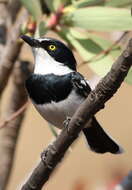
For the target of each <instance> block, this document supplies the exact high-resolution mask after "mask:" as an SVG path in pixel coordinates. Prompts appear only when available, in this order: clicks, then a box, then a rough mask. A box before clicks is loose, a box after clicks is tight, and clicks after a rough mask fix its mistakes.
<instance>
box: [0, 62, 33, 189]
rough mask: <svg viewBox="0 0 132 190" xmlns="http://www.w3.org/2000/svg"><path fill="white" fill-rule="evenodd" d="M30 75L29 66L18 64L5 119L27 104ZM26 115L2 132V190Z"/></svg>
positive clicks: (0, 142)
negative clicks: (26, 82) (27, 87)
mask: <svg viewBox="0 0 132 190" xmlns="http://www.w3.org/2000/svg"><path fill="white" fill-rule="evenodd" d="M28 73H29V64H27V63H24V62H17V63H16V64H15V68H14V71H13V87H12V92H11V96H10V99H9V102H8V106H7V108H6V110H5V117H6V118H7V117H9V116H10V115H11V114H12V113H14V112H16V111H17V110H18V109H19V108H21V107H22V105H24V104H25V103H26V102H27V94H26V92H25V88H24V81H25V79H26V78H27V75H28ZM24 113H25V112H23V113H22V114H19V115H18V117H17V118H15V119H14V120H12V121H10V122H9V123H8V125H7V127H6V128H3V129H2V130H0V155H1V156H0V189H1V190H4V189H5V187H6V186H7V181H8V178H9V175H10V172H11V168H12V164H13V157H14V152H15V148H16V143H17V138H18V135H19V131H20V129H21V124H22V121H23V118H24Z"/></svg>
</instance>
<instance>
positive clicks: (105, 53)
mask: <svg viewBox="0 0 132 190" xmlns="http://www.w3.org/2000/svg"><path fill="white" fill-rule="evenodd" d="M128 33H129V32H124V33H123V34H122V35H121V37H120V38H119V39H118V40H116V41H115V42H114V43H113V44H112V45H111V46H110V47H109V48H107V49H105V50H103V51H101V52H99V53H98V54H96V55H94V56H93V57H92V58H90V59H89V60H87V61H83V62H82V63H81V64H80V65H79V66H78V67H81V66H82V65H83V64H86V63H91V62H93V61H95V60H96V59H97V58H98V57H99V56H100V55H105V56H106V55H107V54H108V53H109V52H110V51H112V49H113V48H114V47H115V46H116V45H118V44H119V43H120V42H121V40H122V39H123V38H124V37H125V36H126V35H127V34H128Z"/></svg>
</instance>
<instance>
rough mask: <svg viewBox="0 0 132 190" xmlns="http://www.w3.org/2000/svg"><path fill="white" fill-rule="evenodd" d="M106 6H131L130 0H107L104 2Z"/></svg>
mask: <svg viewBox="0 0 132 190" xmlns="http://www.w3.org/2000/svg"><path fill="white" fill-rule="evenodd" d="M105 5H106V6H111V7H126V6H131V5H132V1H131V0H109V1H106V2H105Z"/></svg>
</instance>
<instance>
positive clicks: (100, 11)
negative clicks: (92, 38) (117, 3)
mask: <svg viewBox="0 0 132 190" xmlns="http://www.w3.org/2000/svg"><path fill="white" fill-rule="evenodd" d="M63 21H64V22H65V24H67V25H69V26H73V27H80V28H84V29H87V30H92V31H93V30H96V31H117V30H118V31H126V30H131V29H132V17H131V13H130V10H128V9H121V8H111V7H89V8H81V9H76V10H73V11H72V12H71V13H68V14H65V16H64V17H63Z"/></svg>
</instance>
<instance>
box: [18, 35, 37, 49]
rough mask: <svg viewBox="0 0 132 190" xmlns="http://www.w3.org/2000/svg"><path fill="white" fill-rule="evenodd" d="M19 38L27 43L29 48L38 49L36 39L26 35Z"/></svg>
mask: <svg viewBox="0 0 132 190" xmlns="http://www.w3.org/2000/svg"><path fill="white" fill-rule="evenodd" d="M21 38H22V39H23V40H24V41H25V42H26V43H27V44H29V45H30V46H31V47H39V43H38V40H37V39H34V38H32V37H30V36H27V35H22V36H21Z"/></svg>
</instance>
